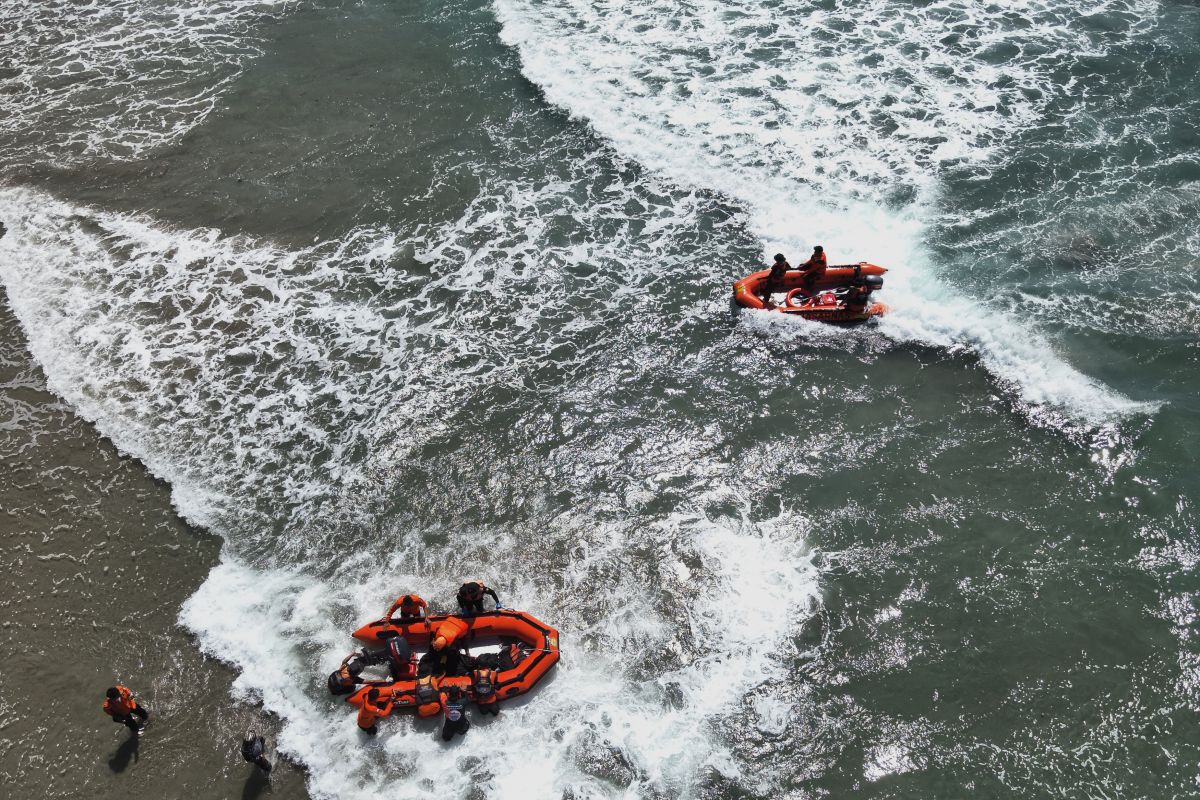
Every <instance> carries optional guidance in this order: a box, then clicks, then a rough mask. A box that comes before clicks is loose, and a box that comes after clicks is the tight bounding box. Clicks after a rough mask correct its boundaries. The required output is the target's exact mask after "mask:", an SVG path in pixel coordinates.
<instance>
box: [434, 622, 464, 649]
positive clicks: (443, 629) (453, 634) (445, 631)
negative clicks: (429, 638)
mask: <svg viewBox="0 0 1200 800" xmlns="http://www.w3.org/2000/svg"><path fill="white" fill-rule="evenodd" d="M470 628H471V626H470V625H468V624H467V623H466V621H465V620H462V619H459V618H458V617H446V619H445V620H444V621H443V622H442V623H441V624H440V625H438V626H437V627H436V628H434V630H433V638H434V639H437V638H438V637H439V636H440V637H442V638H443V639H445V640H446V647H450V646H451V645H453V644H454V643H455V642H456V641H458V640H459V639H461V638H462V637H463V636H465V635H466V633H467V631H468V630H470Z"/></svg>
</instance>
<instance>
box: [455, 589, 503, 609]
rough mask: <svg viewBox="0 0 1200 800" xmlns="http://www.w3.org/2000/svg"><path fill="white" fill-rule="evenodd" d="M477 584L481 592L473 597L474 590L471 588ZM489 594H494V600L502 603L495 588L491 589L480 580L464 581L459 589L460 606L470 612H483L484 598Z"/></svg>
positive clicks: (498, 603)
mask: <svg viewBox="0 0 1200 800" xmlns="http://www.w3.org/2000/svg"><path fill="white" fill-rule="evenodd" d="M476 586H477V587H479V590H478V591H479V594H478V596H475V597H473V596H472V595H473V594H474V592H472V591H471V590H472V588H474V587H476ZM489 594H490V595H491V596H492V602H494V603H495V604H496V605H500V598H499V597H497V596H496V590H495V589H489V588H488V587H486V586H484V585H483V584H482V583H478V582H473V583H464V584H463V585H462V586H461V587H460V588H459V590H458V597H457V598H456V599H457V600H458V607H459V608H461V609H462V610H463V611H465V612H466V613H468V614H482V613H483V598H484V596H485V595H489Z"/></svg>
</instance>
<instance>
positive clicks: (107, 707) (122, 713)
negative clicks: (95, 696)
mask: <svg viewBox="0 0 1200 800" xmlns="http://www.w3.org/2000/svg"><path fill="white" fill-rule="evenodd" d="M117 694H119V695H120V697H118V698H117V699H116V700H114V699H112V698H111V697H106V698H104V713H105V714H108V715H109V716H110V717H128V716H129V715H130V714H131V713H132V712H133V710H134V709H135V708H137V707H138V702H137V700H134V699H133V692H131V691H129V690H128V689H126V688H125V687H124V686H121V685H120V684H117Z"/></svg>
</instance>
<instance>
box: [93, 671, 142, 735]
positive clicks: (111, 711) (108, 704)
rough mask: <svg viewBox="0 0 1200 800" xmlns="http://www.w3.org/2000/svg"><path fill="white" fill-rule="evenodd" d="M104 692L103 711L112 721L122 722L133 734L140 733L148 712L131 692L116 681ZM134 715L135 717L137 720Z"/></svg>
mask: <svg viewBox="0 0 1200 800" xmlns="http://www.w3.org/2000/svg"><path fill="white" fill-rule="evenodd" d="M104 694H105V699H104V706H103V708H104V713H105V714H108V715H109V716H110V717H112V721H113V722H119V723H121V724H123V725H124V726H125V727H127V728H129V730H131V731H133V732H134V734H138V733H141V730H142V728H143V727H145V725H146V720H147V719H148V718H149V717H150V712H149V711H147V710H146V709H144V708H142V706H141V704H140V703H138V701H137V700H136V699H134V696H133V692H131V691H129V689H128V688H126V687H124V686H122V685H121V684H119V683H118V684H117V685H116V686H110V687H109V688H108V691H107V692H105V693H104ZM134 717H137V721H135V720H134Z"/></svg>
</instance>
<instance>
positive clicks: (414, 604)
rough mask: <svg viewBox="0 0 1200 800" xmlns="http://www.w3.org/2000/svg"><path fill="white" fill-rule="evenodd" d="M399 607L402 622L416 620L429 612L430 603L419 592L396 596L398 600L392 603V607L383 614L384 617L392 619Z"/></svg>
mask: <svg viewBox="0 0 1200 800" xmlns="http://www.w3.org/2000/svg"><path fill="white" fill-rule="evenodd" d="M397 609H399V611H400V620H399V621H400V622H414V621H416V620H418V619H423V618H424V617H426V616H427V615H428V614H429V603H426V602H425V600H424V599H422V597H421V596H420V595H419V594H406V595H401V596H400V597H397V598H396V602H394V603H392V607H391V608H389V609H388V612H387V613H386V614H384V615H383V618H384V619H389V620H390V619H391V618H392V615H393V614H395V613H396V610H397Z"/></svg>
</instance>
